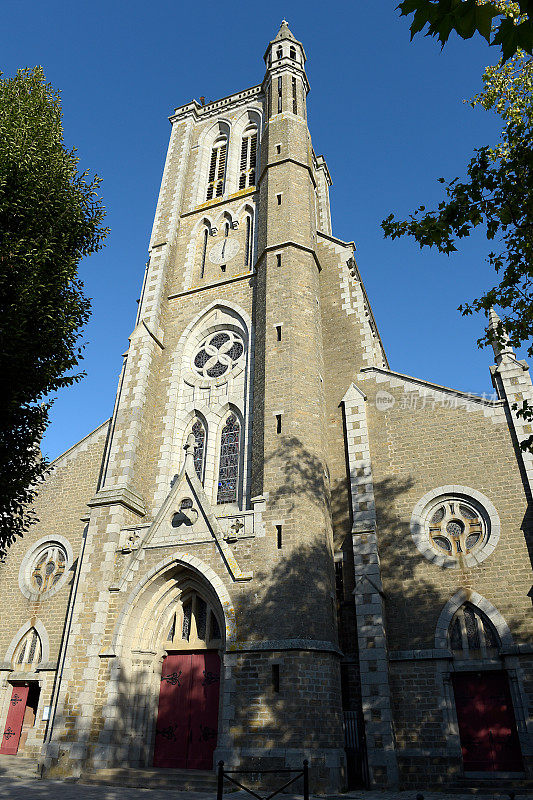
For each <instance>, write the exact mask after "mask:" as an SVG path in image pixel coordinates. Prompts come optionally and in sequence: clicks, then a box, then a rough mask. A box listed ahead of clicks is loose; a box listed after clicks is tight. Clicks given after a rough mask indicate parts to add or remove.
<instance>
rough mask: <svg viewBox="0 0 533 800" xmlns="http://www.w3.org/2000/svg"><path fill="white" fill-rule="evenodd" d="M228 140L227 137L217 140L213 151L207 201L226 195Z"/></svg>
mask: <svg viewBox="0 0 533 800" xmlns="http://www.w3.org/2000/svg"><path fill="white" fill-rule="evenodd" d="M227 149H228V140H227V138H226V137H225V136H222V137H220V138H219V139H217V140H216V142H215V143H214V145H213V149H212V150H211V162H210V164H209V175H208V179H207V181H208V182H207V196H206V199H207V200H212V199H213V197H222V195H223V194H224V177H225V174H226V155H227Z"/></svg>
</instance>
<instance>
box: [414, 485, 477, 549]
mask: <svg viewBox="0 0 533 800" xmlns="http://www.w3.org/2000/svg"><path fill="white" fill-rule="evenodd" d="M427 520H428V521H427V523H426V524H427V527H428V533H429V537H430V541H431V543H432V544H433V546H434V547H436V548H437V551H438V552H442V553H444V554H446V555H447V556H449V557H452V558H454V557H457V556H458V555H460V554H466V553H469V552H471V551H472V550H474V549H476V547H478V546H479V545H481V544H482V543H483V541H484V539H485V538H486V534H487V530H486V525H485V521H484V519H483V515H482V514H481V513H480V511H478V510H477V509H476V508H475V507H474V506H473V505H471V504H470V503H467V502H465V501H461V500H459V498H457V499H456V498H446V499H445V500H443V501H441V502H439V503H438V504H436V505H435V506H433V508H432V509H431V510H430V512H429V514H428V516H427Z"/></svg>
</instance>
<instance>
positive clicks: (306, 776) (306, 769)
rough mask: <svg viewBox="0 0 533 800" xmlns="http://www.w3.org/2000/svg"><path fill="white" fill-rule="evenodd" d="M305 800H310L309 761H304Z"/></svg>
mask: <svg viewBox="0 0 533 800" xmlns="http://www.w3.org/2000/svg"><path fill="white" fill-rule="evenodd" d="M304 800H309V761H308V760H307V759H304Z"/></svg>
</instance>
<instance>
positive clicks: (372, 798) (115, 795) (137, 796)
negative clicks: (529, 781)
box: [0, 778, 533, 800]
mask: <svg viewBox="0 0 533 800" xmlns="http://www.w3.org/2000/svg"><path fill="white" fill-rule="evenodd" d="M227 797H228V800H249V798H250V795H246V794H245V793H244V792H234V793H231V794H229V795H228V796H227ZM473 797H474V798H475V800H502V798H505V795H504V794H501V793H496V794H492V793H480V794H476V795H474V796H472V795H464V794H448V793H446V794H444V793H441V792H424V800H473ZM282 798H283V800H302V798H301V797H298V796H297V795H287V794H286V795H282ZM415 798H416V792H366V791H360V792H349V793H347V794H343V795H339V800H415ZM525 799H526V795H518V797H517V800H525ZM0 800H215V798H214V794H213V793H209V794H207V793H200V792H177V791H176V790H175V789H129V788H124V787H119V786H88V785H84V784H81V783H64V782H61V781H48V780H44V781H39V780H20V779H14V778H3V779H2V778H0ZM328 800H334V799H333V797H332V796H330V797H329V798H328ZM528 800H533V798H532V796H531V795H529V797H528Z"/></svg>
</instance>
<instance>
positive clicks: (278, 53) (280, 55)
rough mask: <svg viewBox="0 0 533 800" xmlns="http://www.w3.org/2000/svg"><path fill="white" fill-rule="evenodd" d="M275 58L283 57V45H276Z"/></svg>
mask: <svg viewBox="0 0 533 800" xmlns="http://www.w3.org/2000/svg"><path fill="white" fill-rule="evenodd" d="M276 58H277V59H280V58H283V47H282V46H281V45H278V48H277V50H276Z"/></svg>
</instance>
